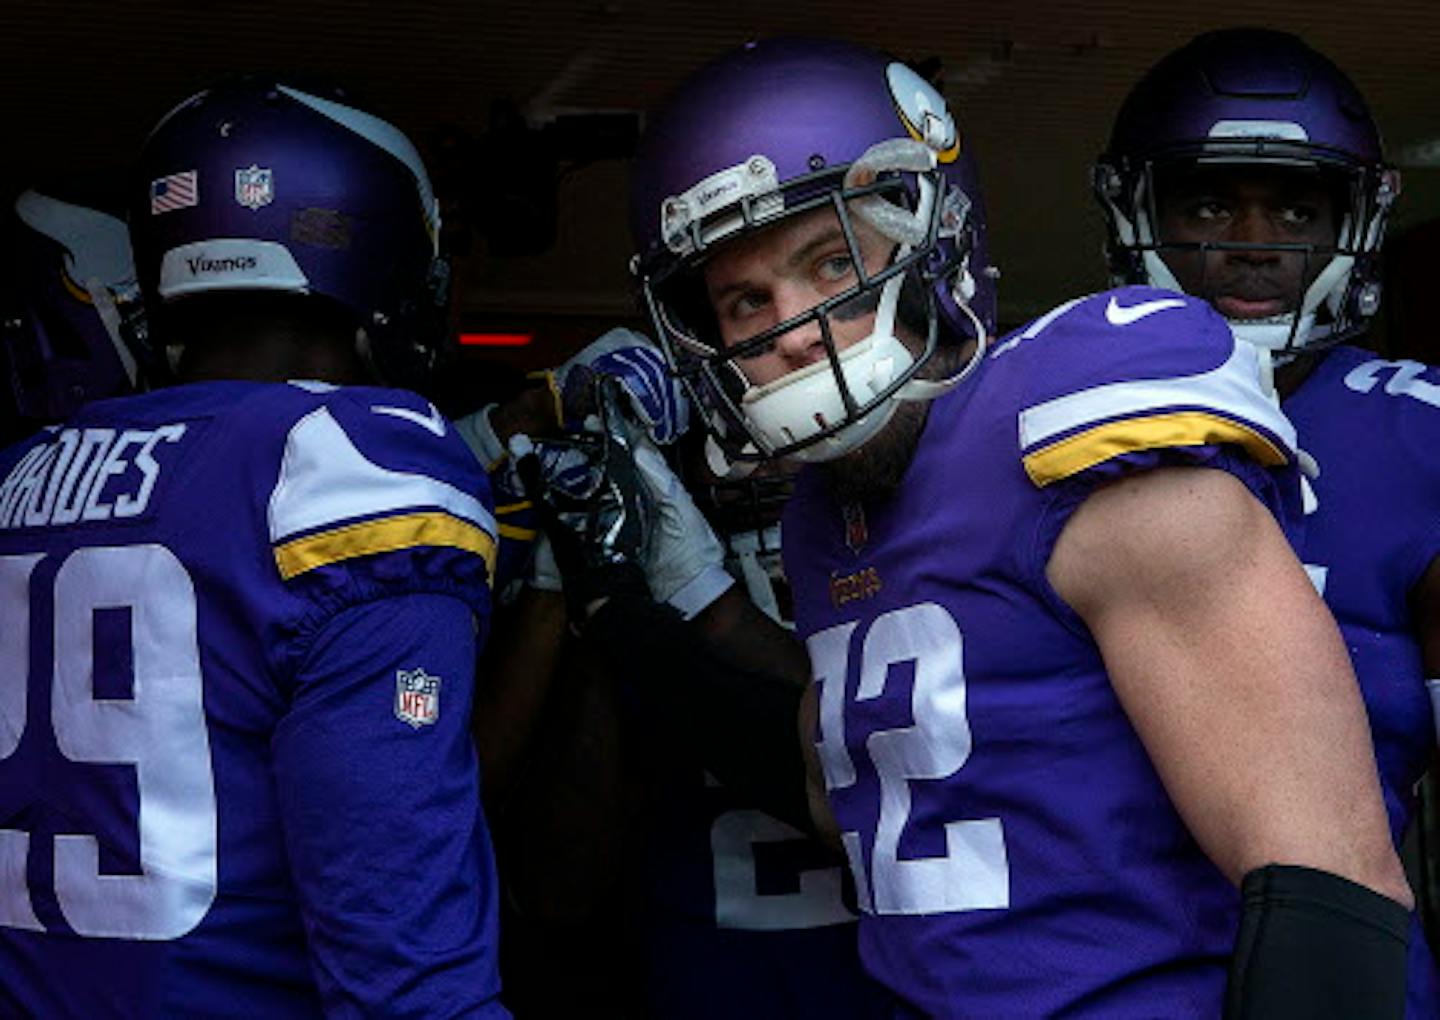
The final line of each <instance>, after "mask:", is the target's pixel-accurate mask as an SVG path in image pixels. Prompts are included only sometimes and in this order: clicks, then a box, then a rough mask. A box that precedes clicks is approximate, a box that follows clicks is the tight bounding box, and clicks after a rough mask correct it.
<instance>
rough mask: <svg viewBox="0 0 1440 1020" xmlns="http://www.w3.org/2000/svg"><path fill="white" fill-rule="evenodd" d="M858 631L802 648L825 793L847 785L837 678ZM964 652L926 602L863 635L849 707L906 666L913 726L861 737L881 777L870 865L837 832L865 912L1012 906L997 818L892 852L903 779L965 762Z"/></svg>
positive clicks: (906, 797)
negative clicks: (917, 848) (916, 852)
mask: <svg viewBox="0 0 1440 1020" xmlns="http://www.w3.org/2000/svg"><path fill="white" fill-rule="evenodd" d="M857 626H858V625H857V624H855V623H845V624H839V625H837V626H835V627H831V628H829V629H828V630H824V631H821V632H819V633H818V634H815V635H813V636H812V637H811V638H810V640H809V642H808V646H809V651H810V661H811V664H812V667H813V669H814V672H815V679H816V682H817V683H819V684H820V741H819V744H818V746H819V750H820V760H821V764H822V765H823V767H824V770H825V785H826V788H827V789H829V790H831V791H834V790H839V789H843V788H844V787H847V786H851V785H853V784H854V782H855V763H854V761H853V760H852V759H851V757H850V752H849V751H848V749H847V748H846V746H845V677H846V674H847V672H848V665H849V650H850V639H851V636H852V634H853V633H854V631H855V628H856V627H857ZM963 650H964V640H963V638H962V637H961V634H960V628H959V627H958V626H957V625H956V623H955V620H954V619H953V618H952V617H951V616H950V614H949V613H948V612H947V611H946V610H945V609H943V608H942V607H940V606H938V605H935V604H934V603H929V602H926V603H921V604H920V605H915V606H907V607H905V608H903V609H896V610H893V611H891V612H889V613H885V614H884V615H883V616H880V617H878V618H876V620H875V621H874V622H873V623H872V624H871V625H870V629H869V631H868V632H867V633H866V634H865V638H864V642H863V644H862V646H861V656H860V681H859V684H858V685H857V688H856V691H855V700H856V701H857V702H860V701H867V700H870V699H872V698H877V697H879V696H880V695H881V694H882V693H883V692H884V690H885V684H886V682H887V681H888V680H889V678H890V676H891V667H892V666H898V665H902V664H913V668H914V675H915V683H914V687H913V689H912V691H911V695H910V705H911V711H912V717H913V718H914V720H915V723H914V725H913V726H906V727H902V728H898V729H893V730H877V731H875V732H874V733H871V734H870V736H869V738H868V739H867V740H866V741H865V750H866V753H867V754H868V755H869V757H870V760H871V762H872V763H873V764H874V766H875V772H876V774H877V775H878V776H879V779H880V817H879V821H878V823H877V825H876V828H875V841H874V844H873V846H871V847H870V848H869V849H870V852H869V854H868V860H869V867H868V869H867V867H866V859H867V854H866V853H865V847H864V846H863V845H862V841H861V837H860V834H859V833H858V832H853V831H852V832H845V833H842V834H841V839H842V841H843V842H844V844H845V851H846V853H847V854H848V856H849V858H850V867H851V870H852V871H853V872H854V874H855V885H856V894H857V896H858V898H859V902H860V907H861V909H862V910H864V911H866V912H867V913H875V914H940V913H951V912H954V911H961V910H987V909H998V908H1003V907H1008V906H1009V905H1010V866H1009V863H1008V861H1007V859H1006V855H1005V828H1004V825H1003V824H1002V823H1001V821H1000V819H998V818H979V819H967V820H963V821H961V820H957V821H948V822H945V823H944V831H945V855H944V856H943V857H928V858H918V859H902V858H901V857H900V853H899V848H900V842H901V836H902V835H903V834H904V832H905V829H906V826H908V825H910V824H911V818H910V814H911V791H910V781H911V780H913V779H945V778H948V777H949V776H953V775H954V774H955V773H957V772H959V771H960V769H961V768H963V767H964V765H965V762H966V761H968V760H969V758H970V750H971V741H970V722H969V719H967V718H966V715H965V669H964V661H963V659H964V657H963Z"/></svg>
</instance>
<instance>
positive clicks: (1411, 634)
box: [1285, 347, 1440, 1020]
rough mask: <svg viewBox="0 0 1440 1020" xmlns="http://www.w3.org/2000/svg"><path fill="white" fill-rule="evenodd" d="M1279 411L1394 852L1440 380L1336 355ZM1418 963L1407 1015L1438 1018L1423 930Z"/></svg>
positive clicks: (1409, 804) (1428, 723) (1408, 812)
mask: <svg viewBox="0 0 1440 1020" xmlns="http://www.w3.org/2000/svg"><path fill="white" fill-rule="evenodd" d="M1285 413H1286V414H1287V415H1288V416H1289V417H1290V420H1291V421H1292V422H1294V424H1295V429H1296V431H1297V432H1298V433H1299V437H1300V446H1301V448H1302V449H1304V450H1305V451H1306V452H1307V453H1309V454H1311V455H1312V456H1313V457H1314V458H1315V459H1316V461H1317V462H1318V463H1319V465H1320V476H1319V477H1318V478H1317V479H1316V480H1315V492H1316V495H1317V497H1318V503H1319V505H1318V507H1316V509H1315V510H1314V512H1313V513H1311V514H1310V515H1309V516H1308V517H1306V519H1305V529H1304V538H1303V540H1302V544H1301V549H1302V550H1303V553H1304V555H1303V557H1302V558H1303V559H1304V561H1305V564H1306V568H1307V569H1308V570H1309V571H1310V575H1311V577H1312V578H1313V579H1314V581H1315V583H1316V586H1317V587H1318V588H1319V589H1320V592H1321V594H1323V595H1324V596H1325V601H1326V602H1327V603H1328V604H1329V606H1330V609H1331V611H1332V612H1334V614H1335V619H1336V620H1337V621H1338V622H1339V624H1340V632H1341V634H1343V635H1344V637H1345V644H1346V646H1347V647H1348V648H1349V649H1350V658H1351V660H1352V661H1353V662H1354V664H1355V674H1356V676H1357V677H1358V678H1359V680H1360V690H1361V693H1362V694H1363V695H1364V697H1365V707H1366V709H1367V711H1368V712H1369V715H1370V730H1371V733H1372V734H1373V735H1374V738H1375V757H1376V760H1377V762H1378V763H1379V766H1380V786H1381V789H1382V790H1383V792H1384V794H1385V808H1386V811H1387V813H1388V814H1389V816H1390V831H1391V833H1392V835H1393V836H1394V837H1395V842H1396V844H1397V845H1398V844H1399V843H1400V840H1401V838H1402V837H1403V836H1404V834H1405V830H1406V828H1407V827H1408V826H1409V824H1410V819H1411V818H1412V816H1413V814H1414V810H1415V784H1416V783H1417V782H1419V780H1420V778H1421V777H1422V776H1423V775H1424V774H1425V770H1426V769H1427V768H1428V767H1429V764H1430V762H1431V760H1432V758H1433V756H1434V752H1435V723H1434V720H1433V716H1432V713H1431V708H1430V701H1429V698H1428V695H1427V693H1426V688H1425V680H1426V677H1425V668H1424V664H1423V662H1422V659H1421V653H1420V646H1419V642H1418V640H1417V638H1416V633H1415V624H1414V619H1413V618H1412V616H1411V613H1410V604H1409V594H1410V591H1411V589H1413V588H1414V587H1415V585H1416V584H1417V583H1418V582H1419V580H1420V577H1421V575H1422V574H1424V572H1425V570H1426V568H1427V567H1429V565H1430V563H1431V561H1432V560H1434V558H1435V557H1436V556H1437V555H1440V463H1437V462H1436V460H1435V446H1436V443H1437V442H1440V369H1435V368H1431V367H1429V366H1427V365H1422V364H1420V363H1419V362H1415V361H1387V360H1385V359H1383V358H1379V357H1377V356H1376V355H1374V354H1372V353H1370V352H1368V351H1361V350H1357V349H1355V348H1353V347H1339V348H1336V349H1335V350H1333V351H1331V352H1330V353H1328V354H1326V355H1325V358H1324V360H1323V361H1322V362H1321V363H1320V364H1319V365H1318V366H1317V367H1316V368H1315V370H1314V371H1313V372H1312V373H1311V375H1310V376H1309V378H1307V379H1306V380H1305V382H1304V383H1303V384H1302V385H1301V387H1300V388H1299V390H1297V391H1296V392H1295V393H1294V394H1292V395H1291V396H1290V397H1289V398H1288V399H1287V400H1286V401H1285ZM1410 964H1411V965H1410V974H1409V993H1410V994H1409V997H1408V998H1409V1009H1408V1012H1407V1016H1409V1017H1410V1018H1412V1020H1417V1018H1420V1017H1428V1018H1435V1017H1440V982H1437V978H1436V968H1435V959H1434V957H1433V956H1432V955H1431V953H1430V950H1429V947H1428V946H1427V945H1426V943H1425V939H1424V934H1423V932H1422V931H1421V929H1420V926H1419V924H1418V923H1416V924H1414V925H1412V927H1411V935H1410Z"/></svg>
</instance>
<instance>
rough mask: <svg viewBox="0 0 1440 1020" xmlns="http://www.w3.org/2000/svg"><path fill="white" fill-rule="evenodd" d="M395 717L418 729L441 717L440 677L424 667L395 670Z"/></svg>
mask: <svg viewBox="0 0 1440 1020" xmlns="http://www.w3.org/2000/svg"><path fill="white" fill-rule="evenodd" d="M395 718H397V719H399V720H400V721H401V722H405V723H409V724H410V725H411V726H413V727H415V728H416V729H417V730H418V729H419V728H420V727H421V726H429V725H430V724H431V723H433V722H435V720H437V719H439V718H440V678H439V677H438V676H431V675H430V674H429V673H427V672H425V671H424V670H423V669H412V670H404V669H397V670H396V671H395Z"/></svg>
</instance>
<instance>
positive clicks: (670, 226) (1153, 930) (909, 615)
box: [592, 40, 1412, 1018]
mask: <svg viewBox="0 0 1440 1020" xmlns="http://www.w3.org/2000/svg"><path fill="white" fill-rule="evenodd" d="M632 180H633V185H634V192H633V195H634V215H635V221H634V222H635V229H636V235H637V242H638V247H639V255H638V258H637V261H636V266H637V271H638V273H639V274H640V277H641V283H642V285H643V287H644V290H645V292H646V294H647V298H648V301H649V304H650V306H651V308H652V310H653V311H654V313H655V320H656V328H657V330H658V331H659V333H660V336H661V338H662V341H663V342H664V343H665V344H667V345H668V347H669V349H670V353H671V356H672V360H673V363H674V364H675V365H676V367H677V370H678V371H679V372H680V373H681V374H682V375H683V376H684V377H685V379H686V380H687V383H688V385H689V386H690V387H691V390H692V392H693V394H694V395H695V397H696V399H697V401H698V402H699V404H700V407H701V408H702V409H703V414H704V417H705V418H706V421H707V425H708V426H709V428H710V430H711V433H712V437H713V439H714V447H713V452H714V454H715V457H714V459H715V461H716V463H717V464H719V463H722V462H724V461H728V462H730V463H732V464H736V465H741V466H743V465H745V464H747V463H751V462H755V461H760V460H764V459H767V458H775V457H787V458H792V459H796V460H801V461H805V462H810V464H809V465H808V466H807V468H806V469H805V470H803V471H802V472H801V474H800V476H799V478H798V480H797V483H796V489H795V494H794V496H793V497H792V498H791V501H790V503H789V505H788V506H787V508H786V515H785V522H784V533H785V549H784V553H785V564H786V573H787V575H788V577H789V579H790V582H791V584H792V586H793V589H794V595H795V606H796V621H797V630H798V632H799V633H800V635H801V636H803V637H804V638H805V640H806V643H807V648H808V651H809V655H810V660H811V664H812V670H813V676H814V681H815V682H814V684H813V685H812V687H811V688H810V691H809V693H808V694H807V701H806V705H805V708H806V712H807V715H808V716H809V718H810V719H811V720H813V721H814V722H815V724H816V728H815V732H814V736H815V738H816V744H815V747H816V749H818V758H819V766H818V768H817V769H816V770H815V771H816V772H817V773H823V786H824V788H825V798H824V800H825V802H826V803H825V805H820V806H822V807H824V806H828V808H829V810H830V811H831V812H833V824H834V828H835V836H836V837H837V839H838V841H839V843H840V844H841V845H842V846H843V847H844V848H845V850H846V852H847V855H848V857H849V861H850V865H851V870H852V873H853V875H854V878H855V884H856V886H857V894H858V901H859V906H860V910H861V922H860V932H861V953H862V956H863V958H864V961H865V963H866V966H867V968H868V969H869V970H870V972H871V973H872V974H874V975H875V976H876V977H877V978H879V979H880V981H881V982H882V983H883V984H885V985H886V986H888V988H889V989H890V991H891V992H892V993H893V994H894V995H895V997H896V998H897V999H898V1000H900V1002H901V1003H902V1005H901V1006H900V1007H899V1012H900V1013H901V1014H902V1015H927V1016H1007V1017H1012V1016H1013V1017H1021V1016H1024V1017H1039V1016H1053V1015H1060V1014H1067V1013H1068V1014H1089V1015H1097V1016H1106V1017H1120V1016H1135V1017H1155V1016H1215V1015H1218V1014H1220V1013H1221V1011H1222V1009H1224V1010H1225V1011H1226V1013H1227V1015H1230V1016H1237V1017H1238V1016H1247V1017H1248V1016H1265V1017H1272V1018H1273V1017H1286V1016H1308V1017H1316V1016H1357V1015H1366V1016H1382V1015H1383V1016H1398V1015H1399V1013H1400V1010H1401V1008H1402V1007H1403V993H1404V966H1405V946H1406V930H1407V923H1408V917H1407V910H1408V908H1409V906H1410V905H1411V902H1412V897H1411V895H1410V892H1409V889H1408V887H1407V886H1406V884H1405V879H1404V875H1403V871H1402V870H1401V868H1400V864H1399V860H1398V858H1397V857H1396V855H1395V852H1394V849H1393V847H1392V846H1391V845H1390V841H1389V838H1388V831H1387V829H1386V825H1385V816H1384V808H1383V804H1382V801H1381V797H1380V792H1379V789H1378V784H1377V783H1376V781H1375V778H1374V757H1373V754H1372V752H1371V748H1370V744H1369V739H1368V733H1367V731H1366V725H1365V715H1364V708H1363V704H1362V703H1361V700H1360V697H1359V694H1358V690H1357V689H1356V686H1355V681H1354V676H1353V674H1352V672H1351V670H1350V667H1349V663H1348V661H1347V659H1346V656H1345V651H1344V646H1343V644H1342V643H1341V641H1340V639H1339V636H1338V633H1337V632H1336V630H1335V625H1334V622H1333V619H1332V618H1331V617H1330V616H1329V614H1328V613H1326V611H1325V609H1324V605H1323V603H1322V602H1321V601H1320V599H1319V598H1318V596H1317V595H1316V592H1315V590H1314V588H1313V587H1312V586H1311V585H1310V583H1309V581H1308V579H1307V577H1306V575H1305V572H1304V571H1303V569H1302V568H1301V567H1300V565H1299V563H1298V562H1297V561H1296V559H1295V557H1294V554H1293V553H1292V552H1291V551H1290V548H1289V545H1288V544H1287V541H1286V536H1285V532H1284V531H1283V530H1282V525H1285V524H1288V523H1290V522H1292V520H1293V519H1294V517H1295V516H1297V515H1298V514H1299V503H1300V499H1301V493H1300V486H1299V476H1298V467H1297V463H1298V461H1299V459H1300V457H1299V454H1298V452H1297V450H1296V447H1295V442H1294V433H1293V430H1292V429H1291V427H1290V425H1289V423H1288V422H1286V421H1285V419H1284V418H1283V416H1282V415H1281V414H1280V413H1279V410H1278V408H1277V407H1276V405H1275V403H1274V401H1273V400H1272V399H1270V397H1269V395H1268V394H1266V393H1265V392H1264V391H1263V390H1262V388H1261V386H1260V383H1259V376H1260V373H1259V367H1258V359H1257V356H1256V354H1255V351H1254V349H1253V348H1251V347H1250V346H1249V345H1246V344H1243V343H1238V342H1237V341H1236V340H1235V339H1234V337H1233V336H1232V335H1231V333H1230V330H1229V328H1228V326H1227V324H1226V323H1225V321H1224V320H1223V319H1222V318H1221V317H1220V316H1218V315H1217V314H1216V313H1215V312H1214V311H1213V310H1212V309H1211V308H1210V307H1209V305H1208V304H1206V303H1205V302H1204V301H1200V300H1194V299H1187V298H1184V297H1181V296H1178V295H1176V294H1174V293H1170V292H1165V291H1159V290H1153V289H1148V288H1138V287H1137V288H1127V289H1123V290H1118V291H1114V292H1109V293H1105V294H1101V295H1096V296H1091V297H1088V298H1080V299H1077V300H1074V301H1071V302H1068V303H1067V304H1065V305H1062V306H1061V307H1059V308H1057V309H1055V310H1054V311H1052V312H1050V313H1048V314H1046V315H1044V316H1042V317H1041V318H1039V319H1037V320H1036V321H1034V322H1032V323H1030V324H1029V325H1027V326H1026V327H1025V328H1024V329H1022V330H1020V331H1018V332H1017V333H1015V334H1013V335H1011V336H1009V337H1007V338H1005V339H1004V340H1003V341H1001V342H999V343H996V344H994V345H993V346H987V343H986V337H987V333H988V332H989V329H990V327H991V325H992V323H993V307H994V305H993V289H992V279H991V273H990V272H989V267H988V265H987V262H986V259H985V244H984V222H983V217H982V214H981V206H980V196H979V191H978V188H977V183H976V177H975V170H974V165H973V162H972V158H971V154H970V152H969V150H968V147H967V142H966V139H965V137H964V134H963V131H962V125H961V124H959V123H958V122H957V120H956V119H955V117H954V116H953V114H952V113H951V111H950V110H949V109H948V107H947V105H946V103H945V101H944V99H943V98H942V97H941V96H940V95H939V93H938V92H937V91H936V90H935V89H934V88H933V87H931V86H930V85H929V84H928V83H927V82H926V81H924V80H923V79H922V78H921V77H920V76H919V75H918V74H916V73H915V72H914V71H912V70H911V69H910V68H908V67H907V66H905V65H904V64H902V63H899V62H896V61H892V60H888V59H886V58H885V57H883V56H881V55H878V54H875V53H872V52H870V51H867V50H863V49H859V48H856V47H853V46H849V45H844V44H839V43H828V42H822V41H811V40H778V41H774V42H759V43H754V44H750V45H748V46H746V47H745V48H743V49H741V50H739V51H736V52H734V53H731V54H728V55H726V56H724V57H721V58H720V59H718V60H717V61H716V62H714V63H713V64H711V65H709V66H708V67H707V68H705V69H703V70H701V71H699V72H698V73H696V74H695V75H693V76H692V77H691V78H690V79H688V80H687V82H686V83H685V84H684V85H683V86H682V87H681V89H680V90H679V92H678V93H677V94H676V95H675V96H674V97H673V98H672V99H671V100H670V101H669V102H668V103H667V104H666V105H665V107H664V108H663V109H662V110H661V111H660V112H659V114H658V115H657V116H656V117H655V118H653V119H652V121H651V123H650V127H649V130H648V131H647V135H646V139H645V141H644V143H643V144H642V151H641V154H640V157H639V159H638V160H637V165H636V169H635V172H634V174H633V178H632ZM610 604H611V603H603V604H601V605H599V606H598V608H597V609H596V611H595V615H594V617H593V619H592V629H594V630H599V629H601V623H602V621H606V627H607V629H608V620H607V618H606V613H607V611H608V609H609V605H610ZM631 640H634V639H633V638H632V639H631ZM757 700H758V699H757ZM775 701H776V704H775V705H774V706H773V707H776V708H778V707H779V704H778V703H779V699H775ZM783 714H784V713H783V712H777V714H776V715H775V716H774V717H773V718H771V717H769V716H764V717H763V718H764V719H765V722H764V723H762V722H761V719H762V717H761V716H760V715H759V714H758V713H754V714H752V715H751V717H750V722H749V729H748V732H749V733H750V738H749V739H750V740H751V742H752V746H756V747H768V746H771V745H773V746H774V747H776V748H778V747H779V746H780V743H781V739H782V733H783V731H784V729H785V727H786V726H787V725H789V724H788V723H786V722H785V721H784V720H783V718H782V717H783ZM697 715H698V713H697ZM817 778H818V777H817ZM817 785H819V784H818V783H817ZM821 820H822V821H823V818H822V819H821ZM1237 887H1239V888H1241V889H1242V890H1243V897H1242V895H1241V894H1239V893H1237ZM1227 973H1228V984H1227Z"/></svg>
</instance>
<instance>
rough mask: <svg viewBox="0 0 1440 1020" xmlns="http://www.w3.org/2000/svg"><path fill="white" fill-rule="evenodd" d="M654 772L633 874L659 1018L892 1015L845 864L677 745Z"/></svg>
mask: <svg viewBox="0 0 1440 1020" xmlns="http://www.w3.org/2000/svg"><path fill="white" fill-rule="evenodd" d="M647 772H648V774H649V775H652V776H654V777H656V782H655V783H653V784H651V786H650V787H649V788H648V789H647V798H646V805H645V812H644V817H643V827H642V829H641V832H640V838H639V840H638V841H637V842H638V851H639V853H638V858H637V860H636V862H635V867H634V872H635V875H634V882H635V884H636V886H637V891H638V893H639V896H640V900H639V902H638V904H637V917H636V924H637V927H638V928H639V933H640V937H641V944H642V948H643V949H644V952H645V961H644V963H645V985H646V988H645V995H646V999H647V1002H648V1003H649V1009H650V1013H651V1014H652V1015H653V1016H654V1017H655V1018H656V1020H661V1018H682V1017H684V1018H696V1020H699V1018H702V1017H714V1018H725V1017H734V1016H745V1017H749V1018H752V1020H772V1018H773V1020H791V1018H794V1020H801V1018H807V1017H814V1018H816V1020H861V1018H877V1017H881V1016H885V1015H887V1011H886V1009H885V997H884V995H883V993H882V992H881V990H880V989H879V988H877V987H875V986H874V983H873V982H872V981H871V980H870V978H869V977H868V976H866V974H865V973H864V970H863V969H862V967H861V964H860V955H859V950H858V945H857V935H856V930H855V929H856V924H855V922H856V918H855V913H854V911H853V909H851V906H850V905H848V904H847V899H848V897H846V896H845V895H844V893H843V883H844V878H845V875H844V865H843V863H841V862H839V861H836V860H835V858H834V856H833V855H832V854H831V852H829V851H827V850H826V849H825V848H824V847H823V846H821V845H820V844H819V843H818V842H817V841H816V840H814V839H813V838H810V837H807V836H806V835H805V834H804V833H802V832H800V831H799V830H798V829H795V828H794V827H792V826H790V825H789V824H787V823H785V822H783V821H781V820H779V819H777V818H774V817H772V816H770V815H768V814H766V813H765V812H763V811H761V810H759V809H757V808H755V807H754V806H753V805H751V804H749V803H747V802H746V800H745V799H744V798H743V797H740V796H737V795H736V794H735V793H734V792H732V791H731V790H729V789H727V788H725V787H724V786H722V785H720V784H719V783H718V782H717V781H716V780H714V779H713V778H711V777H710V776H709V775H708V774H705V773H704V772H703V771H702V770H700V769H698V768H692V767H689V766H687V765H685V764H683V763H682V764H679V765H678V766H677V763H676V760H675V756H674V753H673V751H672V752H671V753H669V755H668V756H666V757H664V758H661V759H660V760H658V761H657V762H656V763H655V764H654V765H653V766H652V767H649V768H648V769H647Z"/></svg>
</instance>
